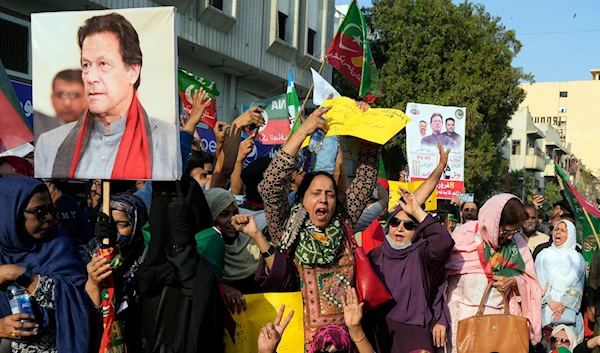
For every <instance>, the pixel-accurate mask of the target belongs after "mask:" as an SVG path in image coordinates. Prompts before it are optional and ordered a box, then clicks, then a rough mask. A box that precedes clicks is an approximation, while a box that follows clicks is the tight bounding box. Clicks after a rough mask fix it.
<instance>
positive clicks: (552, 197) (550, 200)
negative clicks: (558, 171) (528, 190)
mask: <svg viewBox="0 0 600 353" xmlns="http://www.w3.org/2000/svg"><path fill="white" fill-rule="evenodd" d="M560 200H562V196H561V195H560V187H559V186H558V182H557V181H556V180H555V179H554V180H551V181H548V180H546V185H545V187H544V204H543V205H542V208H541V209H540V211H539V213H544V214H547V215H548V217H550V218H552V210H553V208H554V207H552V205H554V204H555V203H557V202H558V201H560Z"/></svg>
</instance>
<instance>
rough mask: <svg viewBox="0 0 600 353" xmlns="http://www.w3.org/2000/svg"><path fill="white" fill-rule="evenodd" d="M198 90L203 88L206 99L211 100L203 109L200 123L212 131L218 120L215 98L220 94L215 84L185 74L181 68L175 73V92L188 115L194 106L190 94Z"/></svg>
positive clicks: (188, 73)
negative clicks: (177, 92)
mask: <svg viewBox="0 0 600 353" xmlns="http://www.w3.org/2000/svg"><path fill="white" fill-rule="evenodd" d="M200 88H204V90H205V91H206V94H207V95H208V97H210V98H212V102H211V103H210V104H209V105H208V107H206V109H204V113H203V114H202V122H203V123H205V124H206V125H208V126H209V127H210V128H211V129H212V128H214V127H215V125H216V124H217V120H218V118H217V100H216V98H217V96H218V95H219V94H221V92H220V91H219V89H218V88H217V84H216V83H214V82H212V81H210V80H207V79H205V78H203V77H198V76H194V74H192V73H191V72H187V71H185V70H184V69H181V68H180V69H179V70H178V71H177V90H178V91H179V97H180V98H181V101H182V103H183V109H184V110H185V112H186V113H188V115H189V114H191V113H192V108H193V105H194V101H193V99H192V94H193V93H194V92H196V91H198V90H199V89H200Z"/></svg>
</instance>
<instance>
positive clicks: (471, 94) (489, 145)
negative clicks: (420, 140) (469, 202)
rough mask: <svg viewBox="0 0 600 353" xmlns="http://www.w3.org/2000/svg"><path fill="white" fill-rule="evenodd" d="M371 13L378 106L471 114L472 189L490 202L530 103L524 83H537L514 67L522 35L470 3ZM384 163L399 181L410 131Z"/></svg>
mask: <svg viewBox="0 0 600 353" xmlns="http://www.w3.org/2000/svg"><path fill="white" fill-rule="evenodd" d="M363 12H364V13H365V15H366V21H367V24H368V27H369V29H370V31H371V40H370V45H371V50H372V52H373V55H374V57H375V62H376V63H377V66H378V68H379V75H380V78H381V84H382V88H383V95H384V96H383V97H382V98H381V99H380V100H378V101H377V102H376V104H375V105H376V106H383V107H390V108H398V109H402V110H404V109H405V108H406V104H407V103H408V102H416V103H428V104H437V105H454V106H463V107H467V127H466V142H465V185H466V189H467V191H468V192H473V193H475V194H476V196H477V198H478V199H483V198H485V197H486V196H487V195H489V194H490V193H492V192H493V191H494V190H496V189H497V188H498V183H499V181H500V180H501V179H502V178H503V175H504V174H505V173H506V172H507V170H508V161H506V160H505V159H503V158H502V154H501V152H500V150H499V146H500V143H501V141H502V139H503V138H504V137H505V135H506V134H508V133H509V132H510V131H509V129H508V128H507V122H508V120H509V119H510V117H511V115H512V114H513V113H514V112H515V111H516V109H517V108H518V106H519V103H521V102H522V101H523V99H524V96H525V92H524V91H523V90H522V89H521V88H520V87H519V82H520V80H531V76H530V75H528V74H525V73H524V72H523V71H522V69H520V68H514V67H512V66H511V64H512V60H513V59H514V57H515V56H516V55H517V53H518V52H519V50H520V48H521V43H520V42H519V41H518V40H517V39H516V38H515V32H514V31H513V30H507V29H506V28H505V27H504V26H503V25H502V24H501V23H500V19H499V18H497V17H492V16H490V14H489V13H487V12H485V9H484V7H483V6H482V5H475V4H472V3H468V2H465V3H462V4H459V5H456V4H454V3H452V1H450V0H374V1H373V7H371V8H368V9H363ZM341 79H342V78H341V77H340V75H339V74H338V73H336V75H334V83H335V84H336V86H337V88H340V90H341V93H343V94H349V95H350V96H353V95H352V91H351V90H349V89H348V87H343V86H342V87H340V81H341ZM384 161H385V165H386V168H387V169H388V175H389V176H390V177H392V178H395V177H397V174H398V172H399V171H400V170H401V169H402V168H403V166H404V165H405V164H406V138H405V133H404V131H402V132H401V133H399V134H398V135H397V136H395V137H394V138H393V139H392V140H391V141H390V142H389V143H388V144H387V145H386V146H385V151H384Z"/></svg>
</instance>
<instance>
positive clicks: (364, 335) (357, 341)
mask: <svg viewBox="0 0 600 353" xmlns="http://www.w3.org/2000/svg"><path fill="white" fill-rule="evenodd" d="M348 335H349V336H350V339H351V340H352V342H354V343H360V342H362V341H364V339H365V338H366V337H367V334H366V333H365V331H363V336H362V338H361V339H359V340H356V341H355V340H354V338H352V335H350V334H348Z"/></svg>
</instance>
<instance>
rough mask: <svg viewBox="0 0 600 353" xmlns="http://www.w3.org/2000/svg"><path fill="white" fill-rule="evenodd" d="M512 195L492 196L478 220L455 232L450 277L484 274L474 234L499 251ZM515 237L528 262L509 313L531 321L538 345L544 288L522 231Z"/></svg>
mask: <svg viewBox="0 0 600 353" xmlns="http://www.w3.org/2000/svg"><path fill="white" fill-rule="evenodd" d="M513 198H516V199H518V198H517V197H516V196H514V195H511V194H500V195H496V196H494V197H492V198H491V199H489V200H488V202H486V203H485V205H483V207H481V210H480V211H479V221H471V222H467V223H465V224H463V225H462V226H460V227H458V228H457V229H456V230H455V231H454V232H453V233H452V238H453V239H454V242H455V245H454V249H452V255H451V256H450V260H449V261H448V263H447V264H446V272H447V275H448V276H453V275H463V274H485V272H484V270H483V267H482V266H481V260H480V258H479V254H478V252H477V243H476V241H475V234H476V233H478V234H479V235H480V236H481V239H482V240H483V241H484V242H486V243H487V244H488V245H489V246H490V247H491V248H492V249H494V250H499V249H500V246H499V245H498V236H499V235H500V216H501V214H502V210H503V209H504V206H505V205H506V203H507V202H508V201H509V200H511V199H513ZM478 228H479V230H478V231H477V229H478ZM513 238H514V239H515V243H516V244H517V247H518V248H519V252H520V253H521V257H522V258H523V262H524V263H525V272H524V273H523V274H522V275H520V276H515V279H516V280H517V288H518V293H519V294H516V293H515V291H511V292H510V294H509V295H508V301H509V305H508V306H509V312H510V313H511V314H513V315H523V316H525V317H526V318H528V319H529V321H531V325H532V329H531V332H530V339H531V341H532V343H533V344H536V343H538V342H539V341H540V340H541V339H542V331H541V330H542V288H541V287H540V284H539V281H538V278H537V275H536V274H535V268H534V263H533V257H532V256H531V252H530V250H529V248H528V247H527V242H526V241H525V239H523V237H522V236H521V235H520V234H517V235H515V236H514V237H513ZM519 304H520V305H519Z"/></svg>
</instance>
